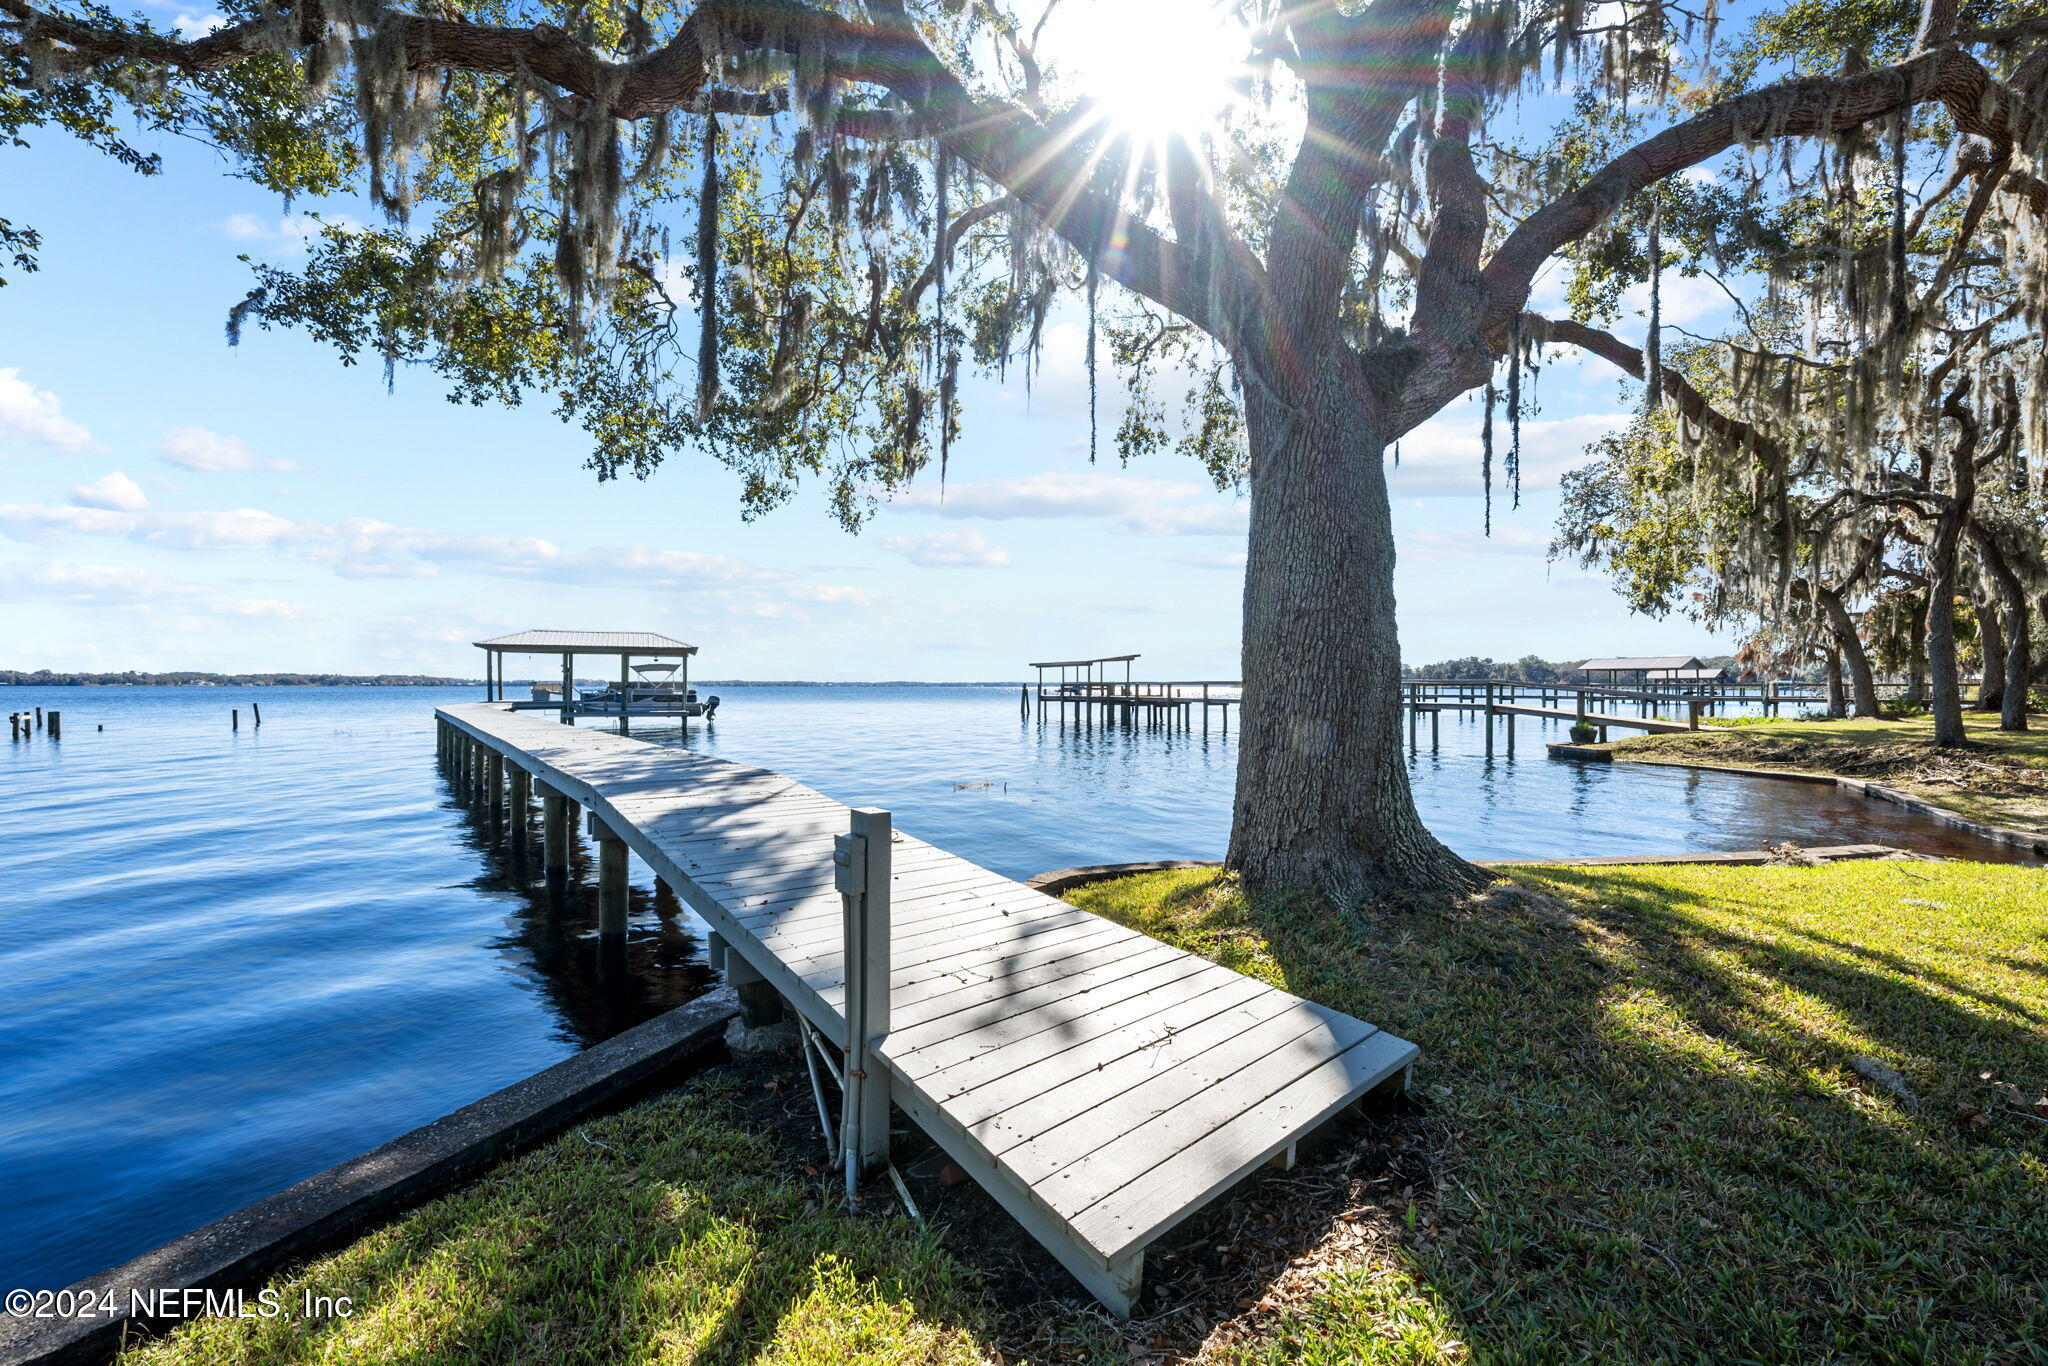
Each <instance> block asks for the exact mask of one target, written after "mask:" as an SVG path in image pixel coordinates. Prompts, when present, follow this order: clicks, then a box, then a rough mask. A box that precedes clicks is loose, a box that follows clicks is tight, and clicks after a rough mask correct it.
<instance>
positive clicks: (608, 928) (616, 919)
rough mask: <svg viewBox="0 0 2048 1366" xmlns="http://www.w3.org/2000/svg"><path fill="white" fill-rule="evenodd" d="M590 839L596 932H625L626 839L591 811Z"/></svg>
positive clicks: (599, 933)
mask: <svg viewBox="0 0 2048 1366" xmlns="http://www.w3.org/2000/svg"><path fill="white" fill-rule="evenodd" d="M590 838H591V839H593V840H595V841H596V842H597V933H598V936H599V937H600V938H605V937H608V936H612V935H621V934H624V933H625V932H626V896H627V882H626V842H625V841H624V840H622V839H620V838H619V836H618V834H617V833H616V832H615V831H614V830H613V829H612V828H611V827H610V826H608V825H606V824H605V823H604V822H603V821H601V820H599V819H598V817H597V813H596V812H595V811H593V812H591V813H590Z"/></svg>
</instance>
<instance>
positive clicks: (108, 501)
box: [71, 470, 149, 512]
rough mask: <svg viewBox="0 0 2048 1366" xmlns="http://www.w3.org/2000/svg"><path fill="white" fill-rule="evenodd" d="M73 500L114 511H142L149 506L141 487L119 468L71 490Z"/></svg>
mask: <svg viewBox="0 0 2048 1366" xmlns="http://www.w3.org/2000/svg"><path fill="white" fill-rule="evenodd" d="M71 501H72V502H74V503H76V504H77V505H78V506H79V507H82V508H106V509H108V510H110V511H113V512H140V511H142V510H143V509H144V508H146V507H148V506H149V498H148V496H147V495H145V494H144V493H143V491H142V489H141V487H140V486H139V485H138V484H137V483H136V482H135V481H134V480H133V479H130V478H129V477H128V476H127V475H125V474H123V473H121V471H119V470H114V471H113V472H112V473H109V474H104V475H101V476H100V477H99V478H98V479H95V480H93V481H92V482H91V483H90V484H78V485H75V486H74V487H73V488H72V490H71Z"/></svg>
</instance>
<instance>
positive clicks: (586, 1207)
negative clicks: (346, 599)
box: [126, 862, 2048, 1366]
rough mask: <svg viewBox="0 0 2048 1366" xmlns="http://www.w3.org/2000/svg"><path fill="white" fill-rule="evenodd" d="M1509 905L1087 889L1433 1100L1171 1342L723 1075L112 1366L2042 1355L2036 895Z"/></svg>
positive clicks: (1674, 885)
mask: <svg viewBox="0 0 2048 1366" xmlns="http://www.w3.org/2000/svg"><path fill="white" fill-rule="evenodd" d="M1514 878H1515V882H1514V883H1513V884H1512V885H1509V886H1508V887H1506V888H1505V889H1496V890H1495V891H1493V892H1492V893H1489V894H1488V895H1487V896H1486V897H1484V898H1481V899H1477V900H1474V901H1472V902H1469V903H1465V904H1461V905H1458V906H1454V907H1445V908H1438V909H1414V908H1409V909H1403V910H1396V911H1389V912H1384V913H1373V914H1370V915H1351V916H1347V915H1337V914H1330V913H1324V912H1318V911H1314V910H1311V909H1308V908H1306V907H1297V906H1281V907H1268V908H1254V907H1252V906H1249V905H1248V904H1247V903H1246V902H1245V900H1244V899H1243V898H1242V897H1241V896H1239V895H1238V893H1237V892H1236V891H1235V889H1234V887H1233V885H1232V884H1231V882H1230V881H1229V879H1228V878H1226V877H1224V876H1222V875H1219V874H1217V873H1215V872H1214V871H1211V870H1184V871H1180V872H1171V873H1161V874H1151V875H1147V876H1143V877H1137V878H1130V879H1124V880H1121V881H1118V882H1112V883H1103V884H1098V885H1096V886H1092V887H1087V888H1083V889H1080V890H1078V891H1076V892H1074V893H1072V894H1070V897H1069V899H1070V900H1073V901H1075V902H1076V903H1078V904H1082V905H1085V906H1087V907H1088V908H1089V909H1091V910H1095V911H1098V912H1100V913H1102V914H1104V915H1107V916H1110V917H1112V918H1114V919H1117V920H1121V921H1124V922H1126V923H1128V924H1131V925H1134V926H1136V927H1138V928H1140V929H1143V930H1145V931H1146V932H1148V933H1150V934H1153V935H1155V936H1157V937H1159V938H1160V939H1163V940H1166V941H1168V942H1172V943H1177V944H1180V945H1183V946H1184V947H1187V948H1189V949H1190V950H1193V951H1195V952H1199V953H1202V954H1205V955H1207V956H1209V957H1212V958H1215V959H1217V960H1218V961H1220V962H1224V963H1227V964H1229V965H1230V966H1232V967H1234V968H1236V969H1237V970H1239V971H1242V972H1246V973H1250V974H1252V975H1254V976H1258V977H1260V978H1263V979H1265V980H1267V981H1271V982H1274V983H1276V984H1278V985H1282V986H1285V987H1287V988H1288V989H1290V990H1292V991H1295V992H1298V993H1300V994H1302V995H1305V996H1308V997H1311V998H1313V999H1316V1000H1319V1001H1323V1002H1326V1003H1328V1004H1330V1005H1333V1006H1336V1007H1338V1008H1340V1009H1343V1010H1346V1011H1349V1012H1351V1013H1353V1014H1356V1015H1359V1016H1361V1017H1363V1018H1365V1019H1368V1020H1372V1021H1374V1022H1375V1023H1377V1024H1380V1025H1381V1026H1383V1027H1385V1028H1387V1029H1390V1030H1393V1031H1395V1032H1397V1033H1400V1034H1403V1035H1405V1036H1406V1037H1408V1038H1411V1039H1414V1040H1416V1041H1417V1042H1419V1043H1420V1044H1421V1045H1422V1047H1423V1057H1422V1062H1421V1064H1420V1068H1419V1071H1418V1077H1417V1082H1418V1088H1417V1095H1418V1097H1419V1099H1420V1103H1421V1106H1422V1113H1420V1114H1418V1115H1411V1116H1409V1117H1407V1118H1404V1119H1397V1120H1395V1121H1394V1122H1393V1123H1392V1125H1391V1126H1390V1127H1387V1128H1383V1129H1381V1130H1379V1131H1376V1132H1377V1134H1378V1136H1377V1137H1376V1138H1374V1140H1373V1141H1374V1142H1380V1143H1391V1144H1392V1145H1393V1146H1394V1147H1395V1148H1397V1149H1399V1150H1400V1151H1401V1152H1403V1153H1405V1154H1406V1155H1407V1156H1406V1158H1405V1159H1404V1160H1403V1162H1402V1163H1401V1164H1400V1167H1399V1170H1400V1171H1401V1172H1403V1173H1404V1174H1403V1175H1401V1176H1400V1177H1398V1178H1397V1179H1396V1180H1395V1181H1394V1182H1392V1183H1391V1184H1386V1183H1383V1184H1381V1185H1380V1186H1378V1187H1376V1190H1375V1193H1374V1194H1372V1195H1370V1196H1369V1197H1367V1199H1366V1201H1365V1203H1364V1205H1363V1207H1362V1208H1357V1209H1353V1210H1351V1211H1349V1212H1348V1213H1347V1216H1346V1219H1347V1222H1345V1223H1343V1224H1342V1225H1341V1226H1339V1225H1338V1224H1332V1225H1331V1226H1330V1227H1329V1228H1326V1229H1325V1228H1314V1229H1307V1230H1303V1231H1302V1233H1303V1236H1302V1237H1301V1238H1300V1240H1299V1242H1300V1246H1301V1247H1302V1248H1303V1249H1304V1256H1303V1258H1302V1259H1301V1262H1302V1264H1301V1266H1300V1267H1298V1268H1297V1269H1296V1270H1293V1271H1290V1272H1288V1273H1286V1275H1285V1277H1283V1279H1282V1281H1281V1282H1278V1283H1271V1284H1261V1285H1251V1286H1248V1287H1245V1288H1244V1292H1243V1295H1242V1297H1241V1298H1239V1299H1237V1300H1235V1301H1233V1302H1228V1303H1218V1304H1216V1305H1215V1306H1213V1310H1212V1311H1210V1315H1209V1318H1208V1319H1207V1320H1206V1321H1205V1323H1204V1324H1201V1325H1197V1327H1196V1330H1195V1331H1194V1332H1193V1333H1192V1334H1190V1333H1187V1332H1184V1331H1182V1329H1181V1328H1176V1329H1175V1330H1174V1334H1175V1335H1174V1337H1173V1339H1172V1344H1171V1345H1172V1347H1173V1348H1174V1351H1173V1352H1169V1353H1162V1352H1161V1351H1160V1350H1159V1346H1160V1344H1162V1343H1164V1342H1165V1339H1160V1338H1155V1337H1154V1333H1155V1332H1156V1330H1155V1329H1154V1328H1151V1327H1147V1326H1145V1325H1138V1326H1137V1327H1136V1328H1135V1329H1134V1330H1133V1331H1131V1332H1129V1333H1118V1332H1116V1331H1113V1330H1111V1329H1109V1328H1108V1327H1107V1326H1106V1325H1104V1324H1103V1323H1102V1322H1101V1320H1099V1319H1097V1318H1094V1317H1093V1316H1091V1315H1089V1314H1088V1313H1087V1312H1085V1311H1084V1310H1080V1309H1076V1308H1074V1307H1072V1306H1067V1305H1061V1304H1058V1303H1051V1302H1044V1303H1039V1304H1035V1305H1025V1306H1023V1307H1021V1308H1020V1307H1019V1306H1018V1305H1017V1304H1016V1303H1015V1302H1014V1297H1012V1299H1011V1300H1006V1299H1005V1297H1004V1295H1003V1293H1002V1291H1003V1290H1004V1288H1005V1287H1004V1278H1005V1272H1004V1270H1003V1268H1004V1266H1006V1265H1010V1264H1011V1263H1005V1262H1004V1261H1003V1260H1002V1259H1001V1256H999V1255H998V1253H997V1252H996V1251H995V1250H993V1246H992V1240H991V1238H990V1237H989V1236H988V1235H987V1234H986V1232H984V1233H981V1234H976V1233H973V1232H970V1231H968V1228H967V1227H966V1226H960V1227H957V1228H949V1227H946V1226H939V1227H936V1228H934V1229H931V1230H926V1229H923V1228H920V1227H919V1226H917V1225H915V1224H912V1223H909V1222H906V1221H904V1220H902V1219H900V1218H885V1217H880V1216H878V1215H876V1214H874V1213H869V1214H867V1215H862V1216H852V1215H848V1214H847V1213H845V1212H844V1211H842V1210H841V1209H839V1208H838V1205H837V1202H836V1200H835V1199H834V1197H833V1196H832V1194H831V1192H830V1182H828V1181H825V1180H822V1179H819V1178H817V1177H816V1176H815V1174H812V1173H807V1172H806V1171H805V1170H804V1165H803V1164H804V1161H805V1159H803V1158H801V1157H794V1156H792V1155H791V1154H790V1152H788V1151H787V1150H783V1149H778V1148H777V1147H776V1146H775V1145H774V1144H773V1143H772V1142H770V1141H769V1140H768V1139H767V1138H766V1137H764V1136H761V1135H758V1134H755V1133H751V1132H749V1131H747V1130H746V1129H744V1128H743V1127H742V1124H743V1123H744V1122H745V1120H744V1116H745V1115H746V1114H747V1101H748V1096H747V1095H746V1094H745V1093H744V1092H745V1088H746V1087H747V1086H748V1085H750V1083H748V1082H746V1081H745V1079H744V1074H742V1073H738V1072H735V1071H732V1070H730V1069H719V1070H715V1071H713V1072H711V1073H709V1074H706V1075H704V1076H702V1077H699V1078H698V1079H696V1080H694V1081H692V1082H691V1083H689V1084H688V1085H687V1086H685V1087H684V1088H683V1089H681V1090H679V1091H677V1092H675V1093H672V1094H670V1095H668V1096H664V1097H661V1098H657V1099H655V1100H651V1101H648V1102H644V1103H642V1104H641V1105H639V1106H637V1107H635V1108H633V1109H631V1110H628V1111H626V1112H624V1113H622V1114H619V1115H616V1116H613V1117H609V1118H605V1119H601V1120H598V1121H594V1122H592V1123H590V1124H587V1125H585V1126H583V1127H582V1128H581V1129H580V1130H577V1131H572V1132H571V1133H570V1134H568V1135H566V1136H564V1137H562V1138H560V1139H558V1140H556V1141H554V1142H552V1143H550V1144H548V1145H546V1146H544V1147H543V1148H541V1149H539V1150H537V1151H535V1152H534V1153H531V1154H529V1155H527V1156H525V1157H522V1158H519V1159H517V1160H515V1161H513V1162H510V1163H508V1164H506V1165H504V1166H503V1167H501V1168H500V1169H498V1170H497V1171H496V1172H495V1173H494V1174H493V1175H491V1176H490V1177H488V1178H487V1179H485V1180H483V1181H481V1182H479V1183H477V1184H475V1185H473V1186H471V1187H469V1188H467V1189H464V1190H461V1191H458V1192H456V1193H454V1194H452V1195H449V1196H447V1197H444V1198H443V1199H440V1200H438V1201H435V1202H433V1203H432V1204H429V1205H427V1206H425V1207H424V1208H422V1209H421V1210H419V1211H418V1212H416V1213H415V1214H413V1215H412V1216H410V1217H408V1218H405V1219H402V1220H400V1221H398V1222H397V1223H395V1224H394V1225H392V1226H390V1227H388V1228H386V1229H384V1230H382V1231H380V1232H377V1233H375V1234H373V1235H371V1236H369V1237H366V1238H364V1239H363V1240H361V1241H360V1242H358V1243H356V1244H355V1245H353V1246H352V1247H350V1248H348V1249H346V1250H344V1251H343V1252H341V1253H339V1254H337V1255H335V1256H332V1257H329V1258H327V1259H325V1260H323V1261H320V1262H318V1263H315V1264H314V1265H312V1266H310V1267H308V1268H307V1269H306V1270H305V1271H303V1272H302V1273H300V1274H298V1275H295V1276H293V1277H292V1278H290V1280H289V1281H288V1282H285V1283H283V1284H284V1286H285V1288H286V1289H287V1291H288V1293H289V1294H291V1295H293V1296H296V1294H297V1293H298V1290H299V1289H300V1288H301V1287H305V1288H311V1289H313V1290H315V1291H318V1292H320V1293H324V1294H330V1295H332V1294H347V1295H351V1296H353V1297H354V1298H355V1301H356V1304H357V1313H356V1315H355V1316H354V1317H352V1318H350V1319H346V1320H339V1319H337V1320H329V1321H326V1322H322V1323H311V1324H309V1323H305V1322H247V1321H245V1322H216V1323H199V1324H194V1325H191V1326H189V1327H188V1328H186V1329H185V1330H183V1331H181V1332H180V1333H178V1334H176V1335H174V1336H173V1337H172V1338H171V1339H169V1340H168V1341H166V1342H165V1343H162V1344H159V1345H156V1346H154V1347H151V1348H148V1349H145V1350H141V1351H137V1352H133V1353H130V1354H129V1356H128V1358H126V1360H127V1361H128V1363H129V1366H139V1363H145V1362H148V1363H189V1364H190V1366H226V1364H230V1363H241V1362H249V1363H264V1364H265V1366H269V1364H270V1363H285V1362H300V1361H306V1362H314V1361H320V1362H337V1363H350V1364H351V1366H353V1363H358V1362H380V1363H381V1362H403V1363H407V1366H412V1364H414V1363H444V1362H445V1363H456V1362H463V1363H467V1362H626V1363H638V1362H677V1363H683V1362H688V1363H740V1362H756V1361H759V1362H777V1363H780V1362H805V1363H809V1362H817V1363H827V1362H830V1363H839V1362H860V1363H867V1362H890V1363H896V1362H942V1363H951V1362H969V1361H977V1360H985V1361H994V1360H997V1359H998V1357H997V1356H996V1352H997V1350H998V1345H999V1344H1009V1343H1020V1342H1026V1341H1030V1340H1033V1339H1036V1341H1037V1342H1038V1344H1039V1349H1038V1350H1034V1351H1032V1352H1029V1353H1027V1354H1023V1355H1019V1354H1018V1352H1017V1349H1015V1348H1014V1347H1011V1348H1005V1349H1004V1350H1006V1351H1008V1352H1009V1355H1008V1356H1007V1357H1006V1358H1002V1359H1005V1360H1008V1361H1010V1362H1013V1363H1014V1362H1017V1361H1021V1360H1032V1361H1039V1360H1049V1361H1090V1362H1104V1363H1109V1362H1119V1363H1121V1362H1131V1363H1136V1362H1156V1361H1162V1360H1173V1359H1179V1355H1178V1349H1179V1348H1180V1347H1181V1346H1186V1347H1188V1348H1190V1349H1191V1350H1194V1349H1196V1348H1199V1350H1196V1352H1195V1354H1196V1355H1197V1356H1198V1358H1199V1359H1200V1360H1201V1361H1203V1362H1204V1363H1216V1364H1217V1366H1280V1363H1313V1364H1314V1366H1340V1364H1342V1366H1349V1364H1350V1363H1434V1362H1465V1361H1517V1362H1523V1361H1526V1362H1550V1361H1557V1362H1564V1361H1573V1362H1576V1361H1588V1360H1593V1361H1628V1362H1666V1361H1668V1362H1695V1361H1715V1362H1722V1361H1726V1362H1740V1361H1751V1362H1764V1363H1779V1362H1800V1363H1806V1362H1830V1361H1839V1362H1850V1361H1854V1362H1900V1363H1906V1362H1959V1363H1960V1362H1972V1363H1975V1362H2022V1361H2043V1360H2048V1309H2044V1307H2043V1302H2042V1295H2041V1289H2040V1282H2041V1278H2042V1274H2043V1268H2044V1267H2048V1123H2044V1122H2042V1121H2041V1120H2039V1119H2036V1118H2032V1117H2030V1114H2029V1113H2027V1112H2024V1111H2023V1109H2022V1108H2021V1107H2023V1106H2024V1107H2031V1106H2032V1105H2033V1103H2034V1101H2035V1099H2036V1098H2037V1097H2039V1096H2041V1095H2042V1093H2043V1091H2044V1090H2048V872H2043V871H2042V870H2038V869H2026V868H2015V867H2005V866H1989V865H1978V864H1943V863H1914V862H1882V863H1880V862H1870V863H1846V864H1833V865H1826V866H1821V867H1813V868H1717V867H1606V866H1603V867H1598V868H1568V867H1563V868H1549V867H1546V868H1540V869H1538V868H1525V869H1520V870H1516V871H1515V873H1514ZM1859 1059H1863V1060H1868V1061H1874V1062H1875V1063H1878V1064H1882V1065H1883V1067H1886V1068H1891V1069H1894V1070H1895V1071H1896V1072H1897V1073H1898V1074H1899V1075H1900V1076H1902V1077H1903V1078H1904V1084H1905V1085H1906V1086H1907V1087H1908V1088H1909V1089H1910V1091H1911V1092H1912V1099H1911V1100H1907V1099H1905V1098H1902V1097H1900V1096H1898V1095H1896V1094H1894V1093H1893V1092H1892V1091H1891V1090H1889V1089H1887V1087H1886V1086H1885V1085H1883V1084H1880V1083H1879V1082H1876V1081H1873V1080H1869V1079H1867V1078H1866V1077H1865V1076H1864V1075H1862V1074H1860V1073H1859V1071H1858V1070H1857V1065H1858V1060H1859ZM1865 1067H1866V1070H1873V1069H1869V1068H1868V1062H1866V1063H1865ZM1984 1072H1989V1073H1992V1074H1993V1075H1992V1077H1991V1079H1989V1080H1986V1079H1984V1078H1983V1077H1981V1076H1980V1075H1979V1074H1980V1073H1984ZM2002 1084H2010V1085H2012V1086H2015V1087H2017V1088H2018V1089H2017V1090H2013V1091H2006V1090H2003V1089H2001V1086H2002ZM805 1102H806V1103H807V1097H806V1098H805ZM1390 1136H1391V1137H1390ZM1320 1160H1321V1159H1312V1161H1311V1168H1309V1169H1305V1170H1312V1169H1313V1168H1314V1163H1315V1162H1316V1161H1320ZM1274 1179H1275V1180H1282V1181H1284V1180H1285V1178H1279V1177H1277V1176H1276V1177H1275V1178H1274ZM1027 1247H1028V1245H1027ZM1004 1255H1010V1254H1004ZM1027 1255H1035V1254H1029V1253H1028V1252H1027ZM1047 1342H1051V1343H1052V1344H1054V1345H1053V1347H1052V1348H1051V1350H1043V1348H1044V1344H1045V1343H1047Z"/></svg>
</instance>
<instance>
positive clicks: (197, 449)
mask: <svg viewBox="0 0 2048 1366" xmlns="http://www.w3.org/2000/svg"><path fill="white" fill-rule="evenodd" d="M156 453H157V454H158V455H160V456H162V457H163V458H164V460H165V461H166V462H167V463H169V464H172V465H176V466H177V467H178V468H179V469H181V470H192V471H193V472H195V473H198V474H222V473H225V472H227V471H229V470H278V471H289V470H295V469H297V468H298V466H297V465H294V464H293V463H292V462H291V461H289V460H270V459H266V458H265V457H263V456H260V455H258V454H257V453H256V452H255V451H253V450H251V449H250V448H249V444H248V443H247V442H245V441H243V440H242V439H241V438H240V437H234V436H223V435H221V434H220V433H219V432H212V431H208V430H207V429H206V428H204V427H168V428H166V429H165V430H164V436H163V440H161V441H159V442H158V443H157V447H156Z"/></svg>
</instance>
